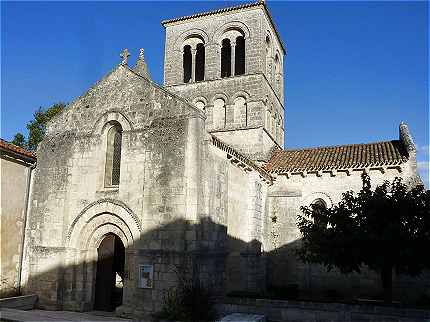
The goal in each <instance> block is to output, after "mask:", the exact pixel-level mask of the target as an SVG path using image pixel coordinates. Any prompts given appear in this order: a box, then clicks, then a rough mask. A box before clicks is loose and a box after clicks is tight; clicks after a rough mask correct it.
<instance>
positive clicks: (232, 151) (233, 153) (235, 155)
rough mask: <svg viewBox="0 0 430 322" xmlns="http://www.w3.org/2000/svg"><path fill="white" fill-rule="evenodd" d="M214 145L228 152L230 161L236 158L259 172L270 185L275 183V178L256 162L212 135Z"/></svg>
mask: <svg viewBox="0 0 430 322" xmlns="http://www.w3.org/2000/svg"><path fill="white" fill-rule="evenodd" d="M212 144H213V145H214V146H216V147H217V148H219V149H221V150H223V151H224V152H226V153H227V157H228V158H230V159H231V158H234V159H236V160H238V161H239V162H241V163H243V164H244V165H246V166H247V167H249V168H251V169H253V170H255V171H257V172H258V173H259V174H260V176H261V177H262V178H263V179H265V180H266V181H268V182H269V183H270V184H272V183H273V177H272V176H271V175H270V174H269V173H268V172H267V171H266V170H265V169H264V168H262V167H259V166H258V165H256V164H255V163H254V162H252V161H251V160H250V159H248V158H247V157H245V156H244V155H243V154H241V153H239V152H238V151H236V150H235V149H234V148H232V147H231V146H229V145H228V144H226V143H224V142H222V141H221V140H220V139H218V138H217V137H215V136H213V135H212Z"/></svg>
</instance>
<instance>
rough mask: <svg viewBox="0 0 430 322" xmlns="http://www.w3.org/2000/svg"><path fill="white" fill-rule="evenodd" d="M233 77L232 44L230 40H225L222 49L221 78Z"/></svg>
mask: <svg viewBox="0 0 430 322" xmlns="http://www.w3.org/2000/svg"><path fill="white" fill-rule="evenodd" d="M230 76H231V44H230V39H223V41H222V47H221V77H222V78H224V77H230Z"/></svg>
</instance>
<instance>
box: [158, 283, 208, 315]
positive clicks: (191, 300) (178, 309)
mask: <svg viewBox="0 0 430 322" xmlns="http://www.w3.org/2000/svg"><path fill="white" fill-rule="evenodd" d="M155 317H156V318H158V319H165V320H172V321H184V322H201V321H214V320H215V317H216V316H215V309H214V302H213V298H212V295H211V292H210V291H209V290H208V289H207V288H206V287H204V286H203V285H201V283H200V282H193V281H190V280H179V283H178V285H177V286H176V287H173V288H171V289H169V290H168V291H167V292H166V293H165V295H164V299H163V307H162V309H161V311H160V312H159V313H158V314H156V316H155Z"/></svg>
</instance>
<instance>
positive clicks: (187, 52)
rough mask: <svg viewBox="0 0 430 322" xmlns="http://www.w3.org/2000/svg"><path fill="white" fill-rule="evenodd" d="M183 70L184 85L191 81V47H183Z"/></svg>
mask: <svg viewBox="0 0 430 322" xmlns="http://www.w3.org/2000/svg"><path fill="white" fill-rule="evenodd" d="M182 61H183V69H184V83H189V82H190V81H191V74H192V56H191V46H190V45H186V46H184V53H183V60H182Z"/></svg>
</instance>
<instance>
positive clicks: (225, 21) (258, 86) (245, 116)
mask: <svg viewBox="0 0 430 322" xmlns="http://www.w3.org/2000/svg"><path fill="white" fill-rule="evenodd" d="M264 6H265V5H264V4H261V5H258V6H252V7H249V8H246V9H243V10H233V11H225V12H223V13H222V14H221V13H217V14H211V15H208V16H201V17H199V19H185V20H180V21H175V22H170V23H169V22H168V23H166V24H165V27H166V44H165V65H164V83H165V86H166V88H168V89H169V90H171V91H173V92H175V93H177V94H179V95H180V96H181V97H184V98H186V99H187V100H188V101H189V102H190V103H191V104H196V106H199V108H201V109H204V110H205V114H206V116H207V121H206V128H207V130H208V131H210V132H212V133H217V135H219V136H220V138H221V139H223V140H224V141H225V142H226V143H228V144H230V145H232V146H234V147H235V148H236V149H238V150H239V151H241V152H242V153H245V154H246V155H248V156H249V157H251V158H252V159H254V160H267V158H268V151H270V150H271V149H272V148H273V146H280V147H283V145H284V106H283V101H284V98H283V58H284V57H283V56H284V50H283V48H282V45H281V43H280V40H279V38H278V36H277V34H276V32H275V29H274V27H273V25H272V23H271V20H270V18H269V16H268V15H267V12H266V10H265V8H264ZM231 32H237V33H238V34H242V35H243V36H244V38H245V74H244V75H241V76H234V75H233V76H231V77H225V78H221V58H220V57H221V41H222V39H224V37H229V33H231ZM266 36H267V37H269V38H270V41H269V44H266ZM230 38H231V37H230ZM233 38H234V37H233ZM196 43H203V44H204V46H205V78H204V81H197V82H193V81H191V82H189V83H186V84H184V80H183V47H184V45H185V44H190V45H191V46H192V47H195V46H196V45H195V44H196ZM266 47H270V49H267V48H266ZM192 50H195V48H194V49H192ZM275 55H276V57H277V58H276V61H277V63H276V66H277V67H276V72H275ZM193 57H194V56H193ZM237 97H243V98H244V99H245V101H246V103H245V105H246V107H244V106H235V100H236V99H237ZM217 99H222V100H223V101H224V102H225V103H224V107H218V106H214V101H215V100H217ZM215 105H216V104H215ZM220 110H222V111H220ZM219 113H221V114H223V116H222V117H223V118H224V121H223V122H222V124H219V122H218V116H217V115H218V114H219ZM256 128H258V129H259V131H253V130H254V129H256ZM263 129H264V130H263ZM226 132H228V133H226ZM244 136H245V137H247V139H244V138H243V137H244Z"/></svg>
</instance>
